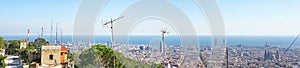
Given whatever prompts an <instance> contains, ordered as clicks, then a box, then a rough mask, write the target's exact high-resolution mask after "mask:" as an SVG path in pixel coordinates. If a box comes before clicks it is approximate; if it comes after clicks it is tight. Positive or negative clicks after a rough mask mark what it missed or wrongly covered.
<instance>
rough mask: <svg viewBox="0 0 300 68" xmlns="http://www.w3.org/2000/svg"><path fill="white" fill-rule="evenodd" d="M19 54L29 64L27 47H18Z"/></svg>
mask: <svg viewBox="0 0 300 68" xmlns="http://www.w3.org/2000/svg"><path fill="white" fill-rule="evenodd" d="M19 56H20V58H21V59H23V60H24V61H25V63H26V64H29V62H30V58H29V57H30V51H29V50H28V49H20V50H19Z"/></svg>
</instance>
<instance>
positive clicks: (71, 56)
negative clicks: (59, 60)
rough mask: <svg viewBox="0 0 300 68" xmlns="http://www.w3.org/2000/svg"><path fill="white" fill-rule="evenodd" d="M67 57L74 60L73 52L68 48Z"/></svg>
mask: <svg viewBox="0 0 300 68" xmlns="http://www.w3.org/2000/svg"><path fill="white" fill-rule="evenodd" d="M67 58H68V59H70V60H72V61H73V60H74V54H72V53H71V52H70V51H69V50H68V55H67Z"/></svg>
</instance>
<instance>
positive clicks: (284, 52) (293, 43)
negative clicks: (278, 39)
mask: <svg viewBox="0 0 300 68" xmlns="http://www.w3.org/2000/svg"><path fill="white" fill-rule="evenodd" d="M299 36H300V34H299V35H298V36H297V37H296V38H295V39H294V40H293V42H292V43H291V44H290V46H289V47H288V48H287V49H286V50H285V51H284V53H283V54H282V55H281V58H282V56H284V55H285V54H286V52H287V51H288V50H289V49H290V48H291V47H292V45H294V43H295V42H296V40H297V39H298V38H299Z"/></svg>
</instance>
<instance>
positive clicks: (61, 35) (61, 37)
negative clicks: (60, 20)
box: [60, 30, 63, 44]
mask: <svg viewBox="0 0 300 68" xmlns="http://www.w3.org/2000/svg"><path fill="white" fill-rule="evenodd" d="M62 42H63V33H62V30H60V44H62Z"/></svg>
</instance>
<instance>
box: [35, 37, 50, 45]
mask: <svg viewBox="0 0 300 68" xmlns="http://www.w3.org/2000/svg"><path fill="white" fill-rule="evenodd" d="M48 44H49V42H48V41H47V40H45V39H44V38H37V39H35V40H34V45H35V46H37V47H39V46H43V45H48Z"/></svg>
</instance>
